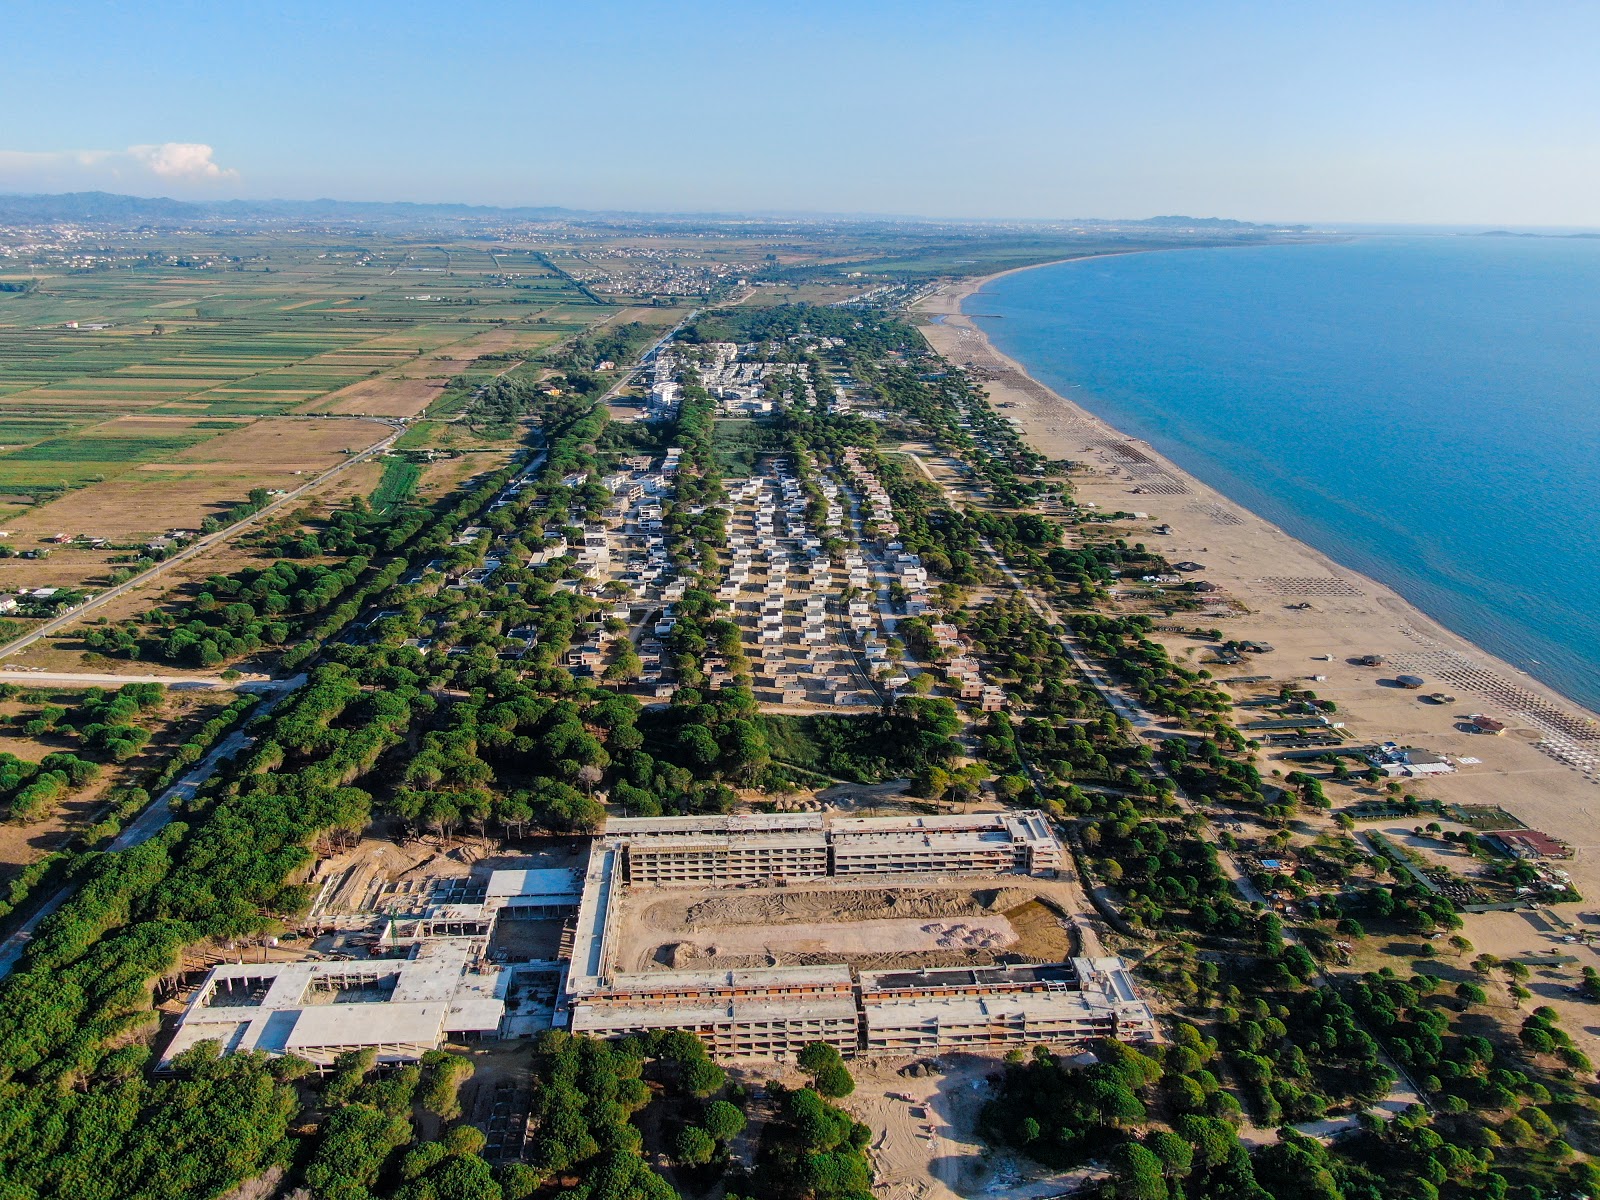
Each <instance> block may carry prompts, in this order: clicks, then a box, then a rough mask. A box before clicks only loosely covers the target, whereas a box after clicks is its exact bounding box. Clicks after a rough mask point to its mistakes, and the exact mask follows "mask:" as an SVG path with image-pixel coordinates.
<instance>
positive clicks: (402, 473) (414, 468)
mask: <svg viewBox="0 0 1600 1200" xmlns="http://www.w3.org/2000/svg"><path fill="white" fill-rule="evenodd" d="M421 478H422V468H421V467H420V466H418V465H417V464H416V463H414V462H408V461H407V460H406V459H403V458H391V459H389V460H387V461H386V462H385V463H384V464H383V478H381V479H379V480H378V486H377V487H376V488H374V489H373V490H372V507H373V508H374V509H376V510H377V511H378V512H380V513H382V512H387V511H388V510H389V509H391V508H394V507H395V506H396V505H398V504H400V503H401V502H402V501H403V500H405V498H406V497H407V496H409V495H411V493H412V492H414V491H416V490H417V480H419V479H421Z"/></svg>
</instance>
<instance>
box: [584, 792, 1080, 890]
mask: <svg viewBox="0 0 1600 1200" xmlns="http://www.w3.org/2000/svg"><path fill="white" fill-rule="evenodd" d="M605 837H606V840H607V841H608V842H610V843H613V844H615V845H617V846H618V847H619V849H620V850H621V852H622V862H623V874H624V878H625V880H626V882H627V883H629V884H631V885H635V886H639V885H644V886H657V887H663V886H672V885H675V884H679V885H694V886H708V885H709V886H716V885H721V884H741V883H759V882H788V881H791V880H806V879H822V878H826V877H828V876H851V877H855V878H863V877H871V876H893V875H913V874H920V875H927V874H934V875H948V874H955V875H1009V874H1021V875H1037V876H1043V877H1050V876H1054V875H1055V874H1056V873H1057V872H1058V871H1059V870H1060V868H1061V862H1062V850H1061V843H1060V842H1059V841H1058V840H1057V839H1056V836H1055V834H1054V832H1053V831H1052V830H1051V828H1050V823H1049V821H1048V820H1047V819H1046V818H1045V816H1044V814H1043V813H1040V812H1037V811H1032V810H1029V811H1023V812H989V813H973V814H970V815H960V816H912V817H830V816H827V815H824V814H821V813H798V814H780V815H764V814H756V815H747V816H725V817H635V818H626V819H622V820H615V821H611V822H610V823H609V824H608V825H607V826H606V833H605Z"/></svg>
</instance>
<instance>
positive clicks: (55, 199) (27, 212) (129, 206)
mask: <svg viewBox="0 0 1600 1200" xmlns="http://www.w3.org/2000/svg"><path fill="white" fill-rule="evenodd" d="M752 216H757V217H762V218H766V219H779V220H787V221H875V222H885V221H888V222H895V223H906V224H938V225H969V226H975V227H982V226H985V225H992V224H994V222H988V221H939V220H931V219H929V218H920V217H883V216H875V215H871V214H859V213H858V214H840V213H784V214H779V213H772V212H764V213H759V214H750V213H640V212H595V211H586V210H583V209H574V208H561V207H559V206H554V205H548V206H538V207H520V208H500V207H496V206H494V205H487V204H413V203H410V202H406V201H383V200H217V201H198V202H197V201H188V200H172V199H169V198H167V197H165V196H122V195H118V194H116V193H114V192H63V193H60V194H55V195H22V194H3V193H0V224H12V225H16V224H23V225H25V224H33V223H38V222H61V221H65V222H81V223H83V224H88V225H121V226H127V225H173V224H187V223H191V222H193V223H202V222H209V221H253V220H254V221H352V222H355V221H392V222H418V221H563V220H565V221H573V220H579V221H581V220H618V219H629V220H641V219H653V220H658V221H690V220H696V219H700V220H730V219H749V218H750V217H752ZM1029 223H1030V224H1032V223H1033V222H1029ZM1037 223H1038V224H1041V225H1079V226H1081V225H1096V226H1119V227H1147V228H1156V229H1205V230H1221V229H1230V230H1246V229H1268V228H1273V227H1272V226H1266V225H1256V224H1252V223H1251V222H1249V221H1233V220H1229V219H1227V218H1225V217H1181V216H1166V217H1144V218H1140V219H1136V220H1122V221H1117V220H1106V219H1103V218H1084V219H1077V220H1070V221H1054V220H1046V219H1041V220H1039V221H1038V222H1037ZM1006 224H1017V222H1006Z"/></svg>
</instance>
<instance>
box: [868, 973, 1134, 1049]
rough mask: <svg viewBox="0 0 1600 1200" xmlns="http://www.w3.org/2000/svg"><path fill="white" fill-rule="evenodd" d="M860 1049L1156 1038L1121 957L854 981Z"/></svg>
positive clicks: (885, 975) (883, 975)
mask: <svg viewBox="0 0 1600 1200" xmlns="http://www.w3.org/2000/svg"><path fill="white" fill-rule="evenodd" d="M861 1020H862V1047H863V1049H865V1050H867V1051H868V1052H877V1053H881V1054H919V1053H924V1052H928V1051H938V1050H994V1049H1004V1048H1008V1047H1011V1046H1019V1045H1024V1044H1027V1043H1030V1042H1076V1041H1087V1040H1090V1039H1093V1038H1102V1037H1115V1038H1120V1039H1121V1040H1123V1041H1147V1040H1150V1039H1151V1038H1154V1037H1155V1033H1156V1028H1155V1016H1154V1014H1153V1013H1152V1012H1151V1010H1150V1006H1149V1005H1148V1004H1147V1003H1145V1002H1144V1001H1143V1000H1140V999H1139V997H1138V995H1137V993H1136V992H1135V991H1134V987H1133V981H1132V979H1131V978H1130V977H1129V976H1128V972H1127V970H1126V968H1124V966H1123V964H1122V960H1121V959H1117V958H1094V959H1090V958H1074V959H1072V960H1071V961H1069V962H1064V963H1047V964H1040V965H1026V966H1010V967H980V968H966V967H935V968H929V969H926V970H918V971H871V972H863V973H862V975H861Z"/></svg>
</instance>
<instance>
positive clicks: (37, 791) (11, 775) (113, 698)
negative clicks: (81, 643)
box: [0, 683, 166, 819]
mask: <svg viewBox="0 0 1600 1200" xmlns="http://www.w3.org/2000/svg"><path fill="white" fill-rule="evenodd" d="M165 694H166V689H165V688H163V687H162V686H161V685H160V684H158V683H130V684H125V685H123V686H122V687H120V688H118V689H117V690H116V691H114V692H108V691H106V690H105V689H104V688H90V689H89V690H87V691H86V692H84V693H83V695H82V697H81V698H80V699H79V701H78V703H77V704H76V705H75V706H73V707H71V708H68V707H66V706H65V705H60V704H47V705H45V706H44V707H43V708H40V709H38V710H35V711H31V712H23V713H21V714H18V716H17V718H16V723H17V724H18V726H19V727H20V728H21V731H22V732H23V733H24V734H26V735H27V736H28V737H30V738H60V739H64V740H71V741H75V742H76V743H77V745H78V747H79V748H80V749H81V750H84V751H89V752H93V753H94V754H96V755H100V756H103V757H104V758H107V759H110V760H111V761H113V762H122V761H123V760H125V759H128V758H132V757H133V756H134V755H135V754H137V753H138V752H139V751H140V750H142V749H143V748H144V747H145V745H146V744H147V743H148V742H149V741H150V733H149V731H148V730H147V729H145V728H144V726H143V725H142V724H138V723H136V722H137V721H138V720H139V718H140V717H141V715H142V714H144V713H145V712H147V711H148V710H150V709H153V708H155V707H156V706H158V705H159V704H160V703H161V701H162V698H163V696H164V695H165ZM99 774H100V766H99V764H98V763H96V762H95V761H93V760H92V759H88V758H83V757H81V756H80V755H79V754H77V753H74V752H72V751H67V750H59V751H55V752H53V753H50V754H46V755H45V756H44V757H43V758H41V759H39V760H38V761H37V762H33V761H29V760H26V759H21V758H18V757H17V756H16V755H14V754H11V753H0V803H3V804H4V805H5V807H6V811H7V813H8V814H9V815H10V816H11V817H13V818H17V819H27V818H30V817H34V816H37V815H39V813H40V812H41V811H43V810H44V809H45V808H47V807H48V806H50V805H51V804H53V803H55V802H56V801H57V800H60V799H62V798H63V797H65V796H67V795H68V794H69V793H71V792H73V791H75V790H76V789H78V788H81V787H83V786H85V785H86V784H88V783H91V782H93V780H94V779H95V778H96V777H97V776H98V775H99Z"/></svg>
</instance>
